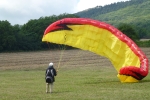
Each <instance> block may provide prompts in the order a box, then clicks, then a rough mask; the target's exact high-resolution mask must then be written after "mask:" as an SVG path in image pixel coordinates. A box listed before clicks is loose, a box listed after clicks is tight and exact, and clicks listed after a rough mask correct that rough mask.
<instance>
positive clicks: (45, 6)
mask: <svg viewBox="0 0 150 100" xmlns="http://www.w3.org/2000/svg"><path fill="white" fill-rule="evenodd" d="M118 1H123V0H111V2H118ZM124 1H125V0H124ZM126 1H127V0H126ZM111 2H110V0H103V1H102V0H0V20H7V21H9V22H10V23H11V24H12V25H14V24H19V25H23V24H25V23H27V22H28V21H29V20H30V19H38V18H40V17H45V16H51V15H59V14H63V13H71V14H73V13H76V12H78V11H82V10H85V9H88V8H91V7H95V6H97V5H105V4H110V3H111Z"/></svg>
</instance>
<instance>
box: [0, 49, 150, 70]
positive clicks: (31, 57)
mask: <svg viewBox="0 0 150 100" xmlns="http://www.w3.org/2000/svg"><path fill="white" fill-rule="evenodd" d="M141 49H142V51H143V52H144V53H145V54H146V56H147V57H148V59H150V48H141ZM61 55H62V56H61ZM61 57H62V58H61ZM49 62H54V64H55V67H57V66H58V65H59V64H60V67H81V66H82V67H83V66H85V67H86V66H105V67H112V64H111V62H110V61H109V60H108V59H107V58H105V57H102V56H99V55H96V54H94V53H91V52H89V51H83V50H79V49H75V50H65V51H62V50H55V51H51V50H48V51H35V52H16V53H0V71H3V70H31V69H43V70H45V68H47V66H48V64H49ZM59 62H60V63H59Z"/></svg>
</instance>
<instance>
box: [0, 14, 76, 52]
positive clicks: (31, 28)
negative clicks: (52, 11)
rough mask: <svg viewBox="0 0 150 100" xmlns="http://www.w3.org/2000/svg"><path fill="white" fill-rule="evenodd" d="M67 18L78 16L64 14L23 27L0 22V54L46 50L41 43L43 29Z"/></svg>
mask: <svg viewBox="0 0 150 100" xmlns="http://www.w3.org/2000/svg"><path fill="white" fill-rule="evenodd" d="M67 17H78V16H76V15H74V14H66V13H64V14H60V15H58V16H56V15H52V16H48V17H47V16H46V17H40V18H39V19H34V20H29V21H28V22H27V23H26V24H24V25H18V24H16V25H11V24H10V23H9V22H8V21H7V20H5V21H0V52H9V51H31V50H41V49H47V48H48V45H47V44H46V43H43V42H42V36H43V33H44V31H45V29H46V28H47V26H48V25H50V24H51V23H53V22H55V21H57V20H59V19H62V18H67ZM53 45H55V44H53ZM54 47H55V46H53V48H54Z"/></svg>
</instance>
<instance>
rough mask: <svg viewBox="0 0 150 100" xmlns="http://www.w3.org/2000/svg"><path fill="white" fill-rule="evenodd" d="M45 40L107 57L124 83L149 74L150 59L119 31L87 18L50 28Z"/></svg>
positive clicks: (47, 30)
mask: <svg viewBox="0 0 150 100" xmlns="http://www.w3.org/2000/svg"><path fill="white" fill-rule="evenodd" d="M42 41H43V42H44V41H46V42H52V43H57V44H65V45H69V46H73V47H76V48H80V49H83V50H89V51H91V52H94V53H96V54H98V55H101V56H105V57H107V58H108V59H109V60H110V61H111V62H112V64H113V66H114V68H115V69H116V70H117V72H118V75H117V76H118V78H119V79H120V81H121V82H138V81H139V80H141V79H143V78H144V77H145V76H147V74H148V59H147V57H146V56H145V55H144V53H143V52H142V51H141V50H140V48H139V47H138V46H137V45H136V44H135V43H134V42H133V41H132V40H131V39H130V38H128V37H127V36H126V35H125V34H123V33H122V32H120V31H119V30H118V29H117V28H115V27H113V26H111V25H109V24H107V23H104V22H101V21H97V20H92V19H87V18H64V19H61V20H58V21H56V22H54V23H52V24H51V25H49V26H48V27H47V29H46V30H45V32H44V35H43V38H42Z"/></svg>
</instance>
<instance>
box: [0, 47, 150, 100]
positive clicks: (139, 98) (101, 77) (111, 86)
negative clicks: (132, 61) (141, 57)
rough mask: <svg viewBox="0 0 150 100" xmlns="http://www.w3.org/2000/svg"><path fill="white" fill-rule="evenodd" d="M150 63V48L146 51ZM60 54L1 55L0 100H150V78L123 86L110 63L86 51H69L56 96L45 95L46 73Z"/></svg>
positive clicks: (54, 94)
mask: <svg viewBox="0 0 150 100" xmlns="http://www.w3.org/2000/svg"><path fill="white" fill-rule="evenodd" d="M142 50H143V51H144V52H145V54H146V55H147V57H148V58H149V59H150V48H142ZM60 55H61V52H60V51H39V52H20V53H1V54H0V100H49V99H53V100H149V99H150V76H149V75H148V76H147V77H145V78H144V79H143V80H142V81H141V82H139V83H120V81H119V79H118V78H117V77H116V75H117V72H116V70H115V69H114V67H113V66H112V65H111V63H110V62H109V60H107V59H106V58H104V57H101V56H98V55H95V54H93V53H90V52H87V51H82V50H66V51H65V52H64V55H63V56H62V59H61V60H62V61H61V63H60V67H59V72H58V75H57V76H56V82H55V83H54V91H53V93H52V94H47V93H46V92H45V80H44V74H45V69H46V68H47V65H48V63H49V62H50V61H53V62H54V64H55V68H57V65H58V62H59V60H60Z"/></svg>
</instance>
